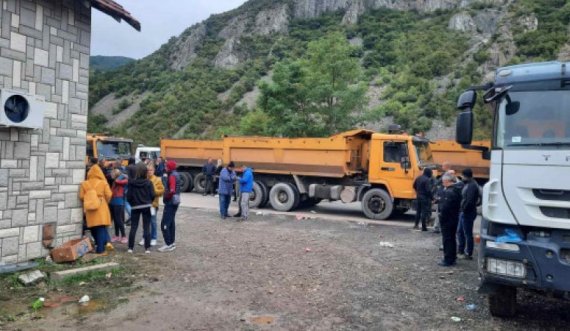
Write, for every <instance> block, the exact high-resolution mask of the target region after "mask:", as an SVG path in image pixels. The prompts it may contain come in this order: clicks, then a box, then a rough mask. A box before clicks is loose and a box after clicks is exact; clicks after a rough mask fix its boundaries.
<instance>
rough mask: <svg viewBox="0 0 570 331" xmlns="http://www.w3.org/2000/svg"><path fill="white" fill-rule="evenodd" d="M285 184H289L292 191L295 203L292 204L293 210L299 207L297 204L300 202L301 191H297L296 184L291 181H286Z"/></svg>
mask: <svg viewBox="0 0 570 331" xmlns="http://www.w3.org/2000/svg"><path fill="white" fill-rule="evenodd" d="M287 185H289V186H291V189H292V190H293V192H294V195H293V197H294V198H295V205H294V206H293V210H295V209H297V208H299V205H300V204H301V193H299V190H298V189H297V186H295V185H293V184H291V183H287Z"/></svg>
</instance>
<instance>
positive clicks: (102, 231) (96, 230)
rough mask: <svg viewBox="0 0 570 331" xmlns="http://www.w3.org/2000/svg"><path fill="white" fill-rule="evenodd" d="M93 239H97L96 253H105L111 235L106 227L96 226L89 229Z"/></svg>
mask: <svg viewBox="0 0 570 331" xmlns="http://www.w3.org/2000/svg"><path fill="white" fill-rule="evenodd" d="M89 231H90V232H91V235H92V236H93V239H95V245H96V250H95V253H97V254H101V253H103V252H105V245H107V242H108V239H109V233H108V232H107V228H106V227H105V226H104V225H101V226H94V227H92V228H90V229H89Z"/></svg>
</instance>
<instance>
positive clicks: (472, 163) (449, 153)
mask: <svg viewBox="0 0 570 331" xmlns="http://www.w3.org/2000/svg"><path fill="white" fill-rule="evenodd" d="M472 145H473V146H483V147H487V148H490V147H491V142H490V141H475V142H473V144H472ZM430 148H431V150H432V154H433V159H434V161H435V163H437V164H438V165H441V164H443V163H444V162H446V161H447V162H449V163H450V165H451V169H453V170H455V172H456V173H458V174H460V173H461V171H463V169H466V168H471V169H472V170H473V177H474V178H476V179H479V180H485V181H486V180H488V179H489V166H490V164H489V160H484V159H483V157H482V155H481V151H477V150H470V149H465V148H463V147H462V146H461V145H459V144H458V143H456V142H455V141H451V140H440V141H436V142H434V143H432V144H430Z"/></svg>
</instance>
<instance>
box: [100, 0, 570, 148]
mask: <svg viewBox="0 0 570 331" xmlns="http://www.w3.org/2000/svg"><path fill="white" fill-rule="evenodd" d="M569 18H570V3H566V2H565V1H562V0H532V1H531V0H250V1H248V2H246V3H245V4H243V5H242V6H241V7H239V8H236V9H234V10H232V11H229V12H227V13H223V14H219V15H213V16H211V17H210V18H209V19H207V20H205V21H203V22H201V23H198V24H195V25H194V26H191V27H189V28H188V29H187V30H186V31H184V32H183V33H182V34H181V35H180V36H177V37H174V38H171V40H169V41H168V42H167V43H165V44H164V45H163V47H162V48H161V49H160V50H159V51H157V52H156V53H154V54H152V55H150V56H149V57H147V58H145V59H143V60H140V61H137V62H135V63H133V64H130V65H129V66H128V67H127V68H125V69H121V70H118V71H116V72H112V73H105V74H103V73H98V74H96V75H95V76H94V77H92V79H91V82H92V84H91V86H90V89H91V93H90V98H91V100H90V104H91V105H92V106H95V107H93V109H95V110H96V111H93V112H92V113H91V115H92V116H98V118H97V121H93V122H97V123H107V124H108V126H110V127H115V129H116V130H117V131H119V133H120V134H123V135H127V136H132V137H135V138H137V135H138V132H139V131H140V130H141V129H142V130H143V131H144V132H147V133H148V134H140V135H139V136H140V137H141V140H143V141H145V139H146V138H147V137H149V135H150V136H153V137H152V138H151V142H156V138H157V137H158V136H169V135H170V136H172V135H174V134H177V135H178V136H180V137H183V136H187V137H196V136H201V137H211V136H215V135H217V134H218V133H219V132H218V131H217V130H218V129H219V128H220V127H225V128H227V127H231V128H233V129H236V123H237V122H238V121H239V118H240V116H242V115H243V114H244V112H247V111H249V110H251V109H252V108H254V107H255V105H256V101H257V98H258V96H259V88H257V87H256V84H257V83H258V82H260V81H262V80H265V81H270V80H271V72H272V70H273V67H274V65H275V63H276V62H278V61H284V60H291V59H295V58H297V57H299V56H303V53H304V51H305V49H306V46H307V43H308V42H309V41H311V40H314V39H318V38H319V37H322V36H324V35H325V34H326V33H328V32H329V31H341V32H343V33H345V34H346V35H347V38H348V39H349V41H350V42H351V44H352V45H354V46H355V47H356V48H357V49H359V51H358V54H359V55H358V57H360V60H361V63H362V67H363V69H364V70H365V71H366V77H363V82H365V83H367V84H369V93H368V94H367V97H368V100H369V104H368V109H369V110H370V111H372V112H373V113H374V114H376V115H375V116H376V117H374V116H372V117H369V118H368V119H367V122H366V123H365V124H366V125H367V126H368V127H370V128H374V129H381V128H383V127H385V125H386V124H387V123H390V121H392V120H396V121H399V122H401V121H402V119H404V120H407V121H408V123H407V125H409V126H410V127H414V126H415V127H416V129H417V128H419V127H422V128H429V127H431V128H432V131H431V137H434V138H446V137H449V135H450V134H451V133H452V130H450V129H449V125H450V123H451V121H450V118H452V117H453V116H454V106H453V104H454V101H455V100H454V98H456V94H457V93H459V92H460V91H461V90H462V89H464V88H465V87H466V86H467V84H478V83H481V82H483V81H488V80H490V79H492V75H493V72H494V70H495V69H496V68H497V67H499V66H503V65H506V64H510V63H520V62H524V61H531V60H555V59H560V60H568V59H570V40H569V38H568V36H569V34H568V31H569V30H568V28H569V24H570V22H569ZM426 30H427V31H431V32H430V33H423V32H425V31H426ZM379 31H380V32H379ZM418 34H421V35H422V36H420V37H415V36H416V35H418ZM387 36H389V37H387ZM432 39H433V40H432ZM395 40H397V41H395ZM406 43H410V44H409V45H408V47H409V48H406V47H402V44H406ZM437 45H441V47H442V48H437V47H438V46H437ZM446 47H449V48H452V49H448V48H446ZM418 49H419V50H418ZM408 53H412V54H414V56H417V57H413V56H412V57H410V56H409V54H408ZM402 87H404V90H402ZM111 95H112V97H111ZM121 98H130V100H137V102H132V104H133V107H131V108H132V109H131V108H129V109H128V112H125V113H124V114H115V113H116V112H117V111H118V110H115V111H113V110H106V109H105V108H106V107H107V106H105V105H109V104H111V103H109V102H110V101H109V100H110V99H114V100H115V101H114V102H115V103H118V102H120V100H122V99H121ZM143 99H144V100H143ZM99 100H103V101H104V102H101V103H99V104H97V101H99ZM107 108H108V107H107ZM115 108H116V107H115ZM375 109H381V110H382V111H379V112H375V111H374V110H375ZM402 114H404V115H402ZM140 115H144V116H140ZM113 117H120V119H121V121H118V120H114V119H113ZM414 118H419V119H421V121H413V120H411V121H410V119H414ZM131 122H132V123H131ZM221 122H223V123H221ZM420 122H421V125H419V124H418V123H420ZM126 123H129V125H126ZM236 130H237V129H236ZM225 132H227V131H224V133H225ZM238 133H239V132H238ZM154 136H156V137H154Z"/></svg>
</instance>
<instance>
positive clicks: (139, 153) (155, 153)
mask: <svg viewBox="0 0 570 331" xmlns="http://www.w3.org/2000/svg"><path fill="white" fill-rule="evenodd" d="M159 156H160V147H147V146H144V145H139V146H138V147H137V150H136V152H135V161H136V162H137V163H139V162H140V161H144V160H145V159H152V160H156V159H157V158H158V157H159Z"/></svg>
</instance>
